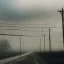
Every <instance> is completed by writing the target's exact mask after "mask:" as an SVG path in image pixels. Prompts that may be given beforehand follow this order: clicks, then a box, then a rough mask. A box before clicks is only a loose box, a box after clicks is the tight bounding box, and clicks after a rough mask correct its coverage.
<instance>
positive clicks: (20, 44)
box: [20, 36, 21, 58]
mask: <svg viewBox="0 0 64 64" xmlns="http://www.w3.org/2000/svg"><path fill="white" fill-rule="evenodd" d="M20 58H21V36H20Z"/></svg>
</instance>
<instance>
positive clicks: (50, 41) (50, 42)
mask: <svg viewBox="0 0 64 64" xmlns="http://www.w3.org/2000/svg"><path fill="white" fill-rule="evenodd" d="M49 50H50V51H51V37H50V28H49Z"/></svg>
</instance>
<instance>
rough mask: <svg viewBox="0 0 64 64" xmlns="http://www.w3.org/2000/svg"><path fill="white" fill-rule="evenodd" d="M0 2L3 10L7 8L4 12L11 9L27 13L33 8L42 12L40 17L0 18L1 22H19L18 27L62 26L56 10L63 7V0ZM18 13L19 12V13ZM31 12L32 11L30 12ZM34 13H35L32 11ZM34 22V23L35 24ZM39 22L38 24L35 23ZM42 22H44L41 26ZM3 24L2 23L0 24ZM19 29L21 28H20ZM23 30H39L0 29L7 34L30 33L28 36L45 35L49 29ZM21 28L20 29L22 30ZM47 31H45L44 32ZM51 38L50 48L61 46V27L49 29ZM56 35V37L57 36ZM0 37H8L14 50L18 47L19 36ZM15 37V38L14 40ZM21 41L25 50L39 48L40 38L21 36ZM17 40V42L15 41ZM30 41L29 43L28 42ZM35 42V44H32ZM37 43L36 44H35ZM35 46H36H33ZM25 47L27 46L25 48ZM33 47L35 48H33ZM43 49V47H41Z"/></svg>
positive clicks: (47, 39) (4, 0)
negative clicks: (26, 18) (15, 19)
mask: <svg viewBox="0 0 64 64" xmlns="http://www.w3.org/2000/svg"><path fill="white" fill-rule="evenodd" d="M0 1H1V2H0V4H1V7H2V8H3V9H4V11H5V10H7V11H6V12H10V11H11V10H12V11H14V12H17V13H19V12H20V13H23V12H25V14H28V13H29V12H30V13H31V12H32V11H33V10H36V12H37V11H38V12H40V11H41V13H42V17H40V18H34V19H28V20H18V21H14V20H13V21H11V20H8V21H5V20H0V22H3V23H12V24H13V23H15V24H20V25H19V27H46V26H47V27H62V18H61V14H60V13H59V12H57V11H58V10H61V8H62V7H64V0H0ZM20 13H19V14H20ZM32 13H33V12H32ZM33 14H35V13H33ZM21 24H27V25H24V26H23V25H21ZM28 24H34V25H28ZM35 24H36V25H35ZM37 24H40V25H37ZM43 24H45V25H44V26H43ZM2 26H4V25H2ZM3 29H11V28H9V27H4V28H3ZM20 29H21V28H20ZM22 29H23V30H31V31H41V32H30V31H25V32H24V31H18V30H16V31H14V30H11V31H10V30H9V31H6V30H3V31H0V32H1V33H9V34H21V35H22V34H23V35H30V36H41V35H42V34H45V33H46V36H47V35H48V34H49V30H48V29H44V30H43V31H44V32H42V29H41V28H40V29H39V28H37V29H36V28H32V29H31V28H27V29H25V28H22ZM22 29H21V30H22ZM45 31H47V32H45ZM51 36H52V37H51V40H52V49H54V50H55V49H59V47H60V48H63V45H62V44H61V43H62V29H61V28H52V29H51ZM55 36H56V37H55ZM57 36H58V37H57ZM0 38H4V39H8V40H9V41H10V44H11V46H12V48H14V49H15V50H17V49H19V44H18V43H17V42H19V37H11V36H10V37H8V36H6V37H3V36H2V37H0ZM14 38H15V40H14ZM22 39H23V40H22V41H23V42H24V43H25V50H26V49H28V50H29V49H30V48H31V50H32V51H33V50H34V51H35V50H37V49H40V48H39V44H40V38H39V37H37V38H35V37H34V38H32V37H23V38H22ZM41 39H42V41H41V42H43V41H44V37H41ZM16 40H17V42H16ZM23 42H22V45H23ZM30 42H31V43H30ZM13 43H14V44H15V43H16V46H17V47H15V46H14V45H13ZM34 43H35V44H34ZM37 43H38V44H37ZM28 44H31V46H29V45H28ZM36 44H37V45H36ZM45 44H46V50H49V38H48V37H46V43H45ZM35 46H36V48H35ZM26 47H27V48H26ZM42 47H44V46H43V43H42ZM34 48H35V49H34ZM22 49H23V48H22ZM42 49H44V48H42ZM29 51H30V50H29Z"/></svg>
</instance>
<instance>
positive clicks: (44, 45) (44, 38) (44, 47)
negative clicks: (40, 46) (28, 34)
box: [43, 35, 45, 52]
mask: <svg viewBox="0 0 64 64" xmlns="http://www.w3.org/2000/svg"><path fill="white" fill-rule="evenodd" d="M43 36H44V52H45V35H43Z"/></svg>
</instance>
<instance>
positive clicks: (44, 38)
mask: <svg viewBox="0 0 64 64" xmlns="http://www.w3.org/2000/svg"><path fill="white" fill-rule="evenodd" d="M42 36H43V37H44V52H45V34H44V35H42ZM40 46H41V44H40ZM40 48H41V47H40Z"/></svg>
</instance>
